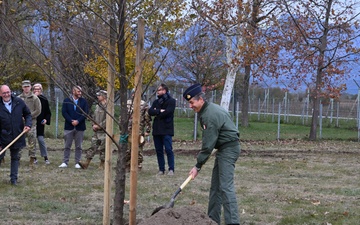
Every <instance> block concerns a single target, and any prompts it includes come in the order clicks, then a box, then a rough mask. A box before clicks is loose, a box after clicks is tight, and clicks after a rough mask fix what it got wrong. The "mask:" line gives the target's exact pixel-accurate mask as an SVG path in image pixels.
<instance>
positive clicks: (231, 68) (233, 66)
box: [220, 36, 238, 110]
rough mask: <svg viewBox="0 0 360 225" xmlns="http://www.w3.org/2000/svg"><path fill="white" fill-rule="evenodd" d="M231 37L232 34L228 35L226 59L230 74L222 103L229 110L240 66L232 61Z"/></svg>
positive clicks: (226, 80) (227, 76) (227, 77)
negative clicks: (237, 70)
mask: <svg viewBox="0 0 360 225" xmlns="http://www.w3.org/2000/svg"><path fill="white" fill-rule="evenodd" d="M231 38H232V36H226V61H227V64H228V74H227V75H226V79H225V85H224V91H223V93H222V96H221V103H220V105H221V106H222V107H223V108H224V109H226V110H229V105H230V100H231V93H232V90H233V88H234V83H235V77H236V68H237V67H238V66H237V65H236V64H234V63H233V62H232V59H233V57H234V54H232V51H233V48H232V40H231Z"/></svg>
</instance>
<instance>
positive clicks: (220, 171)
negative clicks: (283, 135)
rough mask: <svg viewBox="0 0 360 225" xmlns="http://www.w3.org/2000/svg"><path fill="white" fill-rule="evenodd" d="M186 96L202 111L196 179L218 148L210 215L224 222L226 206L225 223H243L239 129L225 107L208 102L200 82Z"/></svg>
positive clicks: (184, 95)
mask: <svg viewBox="0 0 360 225" xmlns="http://www.w3.org/2000/svg"><path fill="white" fill-rule="evenodd" d="M183 97H184V98H185V99H186V100H187V101H188V102H189V105H190V108H192V109H193V110H194V111H195V112H196V113H198V114H199V117H200V124H201V128H202V148H201V150H200V152H199V154H198V156H197V163H196V165H195V166H194V167H193V168H192V169H191V170H190V172H189V175H192V178H193V179H194V178H195V177H196V176H197V175H198V173H199V171H200V170H201V167H202V166H203V165H204V164H205V162H206V161H207V160H208V159H209V157H210V155H211V153H212V151H213V149H214V148H215V149H217V152H216V158H215V163H214V167H213V170H212V177H211V187H210V194H209V204H208V215H209V217H210V218H211V219H212V220H214V221H215V222H217V223H218V224H220V221H221V208H222V207H223V208H224V217H225V223H226V224H240V218H239V211H238V205H237V201H236V193H235V188H234V169H235V163H236V160H237V159H238V157H239V155H240V143H239V131H238V129H237V128H236V126H235V124H234V122H233V121H232V118H231V117H230V115H229V113H228V112H227V111H226V110H225V109H224V108H222V107H221V106H219V105H216V104H213V103H209V102H207V101H206V98H205V94H204V93H203V92H202V87H201V85H200V84H194V85H192V86H191V87H189V88H188V89H186V91H185V92H184V93H183Z"/></svg>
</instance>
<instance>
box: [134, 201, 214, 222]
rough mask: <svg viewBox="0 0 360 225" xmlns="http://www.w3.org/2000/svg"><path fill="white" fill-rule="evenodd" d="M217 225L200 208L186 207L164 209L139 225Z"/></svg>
mask: <svg viewBox="0 0 360 225" xmlns="http://www.w3.org/2000/svg"><path fill="white" fill-rule="evenodd" d="M160 224H161V225H184V224H197V225H216V224H217V223H216V222H215V221H213V220H212V219H210V218H209V216H208V215H207V214H206V213H205V212H204V211H203V210H202V209H201V208H199V207H196V206H185V207H175V208H169V209H162V210H160V211H159V212H157V213H155V214H154V215H152V216H151V217H150V218H148V219H144V220H143V221H142V222H140V223H139V225H160Z"/></svg>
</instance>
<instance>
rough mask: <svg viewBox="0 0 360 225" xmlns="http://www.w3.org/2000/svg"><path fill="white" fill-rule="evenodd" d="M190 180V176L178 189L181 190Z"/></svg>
mask: <svg viewBox="0 0 360 225" xmlns="http://www.w3.org/2000/svg"><path fill="white" fill-rule="evenodd" d="M191 179H192V175H190V176H188V178H187V179H186V180H185V181H184V182H183V183H182V185H181V186H180V189H181V190H182V189H183V188H184V187H185V186H186V185H187V184H188V183H189V182H190V181H191Z"/></svg>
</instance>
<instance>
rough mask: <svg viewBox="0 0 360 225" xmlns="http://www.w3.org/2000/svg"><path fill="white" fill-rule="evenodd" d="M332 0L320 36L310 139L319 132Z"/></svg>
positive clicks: (327, 8) (314, 139)
mask: <svg viewBox="0 0 360 225" xmlns="http://www.w3.org/2000/svg"><path fill="white" fill-rule="evenodd" d="M332 3H333V1H332V0H329V2H328V3H327V4H328V5H327V7H326V16H325V23H324V32H323V35H322V36H321V38H320V40H319V41H320V46H319V59H318V64H317V71H316V81H315V83H316V87H315V93H314V103H313V113H312V120H311V128H310V136H309V139H310V141H316V132H317V125H318V117H319V108H320V97H321V87H322V82H323V70H324V59H325V51H326V48H327V42H328V34H329V19H330V12H331V10H332ZM320 116H322V115H320Z"/></svg>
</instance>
